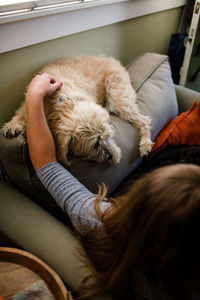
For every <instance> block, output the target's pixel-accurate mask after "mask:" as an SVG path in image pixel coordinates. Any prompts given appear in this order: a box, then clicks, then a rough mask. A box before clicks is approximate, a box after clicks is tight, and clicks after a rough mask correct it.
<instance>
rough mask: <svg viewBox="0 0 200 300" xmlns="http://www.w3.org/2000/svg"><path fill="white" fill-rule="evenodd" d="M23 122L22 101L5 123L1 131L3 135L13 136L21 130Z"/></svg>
mask: <svg viewBox="0 0 200 300" xmlns="http://www.w3.org/2000/svg"><path fill="white" fill-rule="evenodd" d="M25 124H26V121H25V103H24V102H23V103H22V105H21V106H20V108H19V109H18V110H17V111H16V113H15V115H14V117H13V118H12V119H11V121H9V122H7V123H5V124H4V126H3V127H2V129H1V131H2V133H3V135H4V136H5V137H7V138H13V137H16V136H18V135H19V134H20V133H21V132H23V130H24V128H25Z"/></svg>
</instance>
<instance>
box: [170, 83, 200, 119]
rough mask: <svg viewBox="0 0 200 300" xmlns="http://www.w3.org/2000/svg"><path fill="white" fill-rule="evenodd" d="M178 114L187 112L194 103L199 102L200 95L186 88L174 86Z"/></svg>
mask: <svg viewBox="0 0 200 300" xmlns="http://www.w3.org/2000/svg"><path fill="white" fill-rule="evenodd" d="M175 90H176V96H177V100H178V107H179V112H180V113H181V112H184V111H186V110H188V109H189V108H190V107H191V105H192V103H193V102H194V101H197V103H199V102H200V93H199V92H196V91H194V90H191V89H188V88H186V87H183V86H180V85H175Z"/></svg>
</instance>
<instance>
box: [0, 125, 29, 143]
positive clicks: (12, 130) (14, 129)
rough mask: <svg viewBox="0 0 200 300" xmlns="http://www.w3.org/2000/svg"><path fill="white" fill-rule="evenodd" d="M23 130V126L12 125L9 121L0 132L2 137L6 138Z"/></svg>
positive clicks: (14, 135)
mask: <svg viewBox="0 0 200 300" xmlns="http://www.w3.org/2000/svg"><path fill="white" fill-rule="evenodd" d="M23 131H24V127H23V126H21V125H17V126H12V124H10V122H8V123H6V124H5V125H4V126H3V127H2V129H1V132H2V134H3V136H4V137H6V138H8V139H12V138H15V137H17V136H18V135H20V134H21V133H22V132H23Z"/></svg>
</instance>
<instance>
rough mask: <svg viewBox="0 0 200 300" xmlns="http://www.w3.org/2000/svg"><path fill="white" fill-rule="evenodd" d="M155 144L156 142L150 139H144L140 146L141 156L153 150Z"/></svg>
mask: <svg viewBox="0 0 200 300" xmlns="http://www.w3.org/2000/svg"><path fill="white" fill-rule="evenodd" d="M153 145H154V143H153V142H152V141H151V140H150V139H144V140H142V141H141V142H140V147H139V151H140V156H141V157H143V156H147V155H148V154H149V153H150V152H151V150H152V148H153Z"/></svg>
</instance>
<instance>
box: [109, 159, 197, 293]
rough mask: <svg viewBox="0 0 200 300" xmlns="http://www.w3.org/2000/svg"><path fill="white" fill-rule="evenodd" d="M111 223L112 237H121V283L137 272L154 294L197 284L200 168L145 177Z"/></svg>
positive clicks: (176, 168)
mask: <svg viewBox="0 0 200 300" xmlns="http://www.w3.org/2000/svg"><path fill="white" fill-rule="evenodd" d="M112 218H114V219H115V222H116V220H118V221H119V222H118V223H117V224H118V225H115V226H114V227H115V229H114V227H113V228H112V230H111V231H113V232H115V234H116V233H117V234H118V235H119V236H122V235H123V236H124V242H125V246H124V250H123V251H124V253H121V261H120V263H119V273H121V274H123V276H124V278H125V277H126V274H127V271H128V270H129V271H131V270H133V271H134V270H138V271H141V272H143V274H144V275H145V277H147V278H148V279H149V280H150V281H152V283H153V284H154V285H156V286H157V288H161V286H162V285H165V286H166V285H168V287H169V288H172V289H173V286H175V287H176V288H177V286H178V285H182V284H183V283H187V285H189V284H190V282H194V281H195V280H196V279H199V278H200V276H199V267H200V258H199V257H200V256H199V253H200V240H199V230H200V167H198V166H196V165H189V164H177V165H172V166H167V167H163V168H159V169H157V170H155V171H153V172H151V173H149V174H148V175H147V176H145V177H144V178H142V179H140V180H138V181H137V182H136V183H135V185H134V186H133V187H132V189H130V191H129V192H128V193H127V195H126V196H125V197H124V199H123V202H122V204H121V205H120V206H119V207H118V208H116V211H115V212H113V217H112ZM105 220H106V219H105ZM116 229H117V231H118V232H117V231H116ZM116 275H117V274H116ZM117 276H118V275H117ZM198 276H199V278H198ZM113 280H114V281H115V279H114V278H113ZM116 280H117V278H116ZM113 283H114V282H113Z"/></svg>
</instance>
